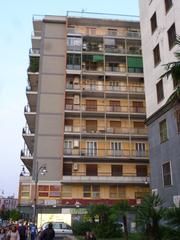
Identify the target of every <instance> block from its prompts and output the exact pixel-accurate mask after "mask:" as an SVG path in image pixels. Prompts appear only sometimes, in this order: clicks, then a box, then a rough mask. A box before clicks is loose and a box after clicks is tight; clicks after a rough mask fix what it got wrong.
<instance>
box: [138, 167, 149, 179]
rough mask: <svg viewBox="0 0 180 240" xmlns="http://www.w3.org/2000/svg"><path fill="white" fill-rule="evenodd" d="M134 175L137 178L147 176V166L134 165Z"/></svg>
mask: <svg viewBox="0 0 180 240" xmlns="http://www.w3.org/2000/svg"><path fill="white" fill-rule="evenodd" d="M136 175H137V176H138V177H146V176H147V175H148V174H147V166H146V165H136Z"/></svg>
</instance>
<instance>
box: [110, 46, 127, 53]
mask: <svg viewBox="0 0 180 240" xmlns="http://www.w3.org/2000/svg"><path fill="white" fill-rule="evenodd" d="M105 52H106V53H119V54H125V53H126V50H125V48H122V47H121V46H118V45H113V46H111V45H108V46H105Z"/></svg>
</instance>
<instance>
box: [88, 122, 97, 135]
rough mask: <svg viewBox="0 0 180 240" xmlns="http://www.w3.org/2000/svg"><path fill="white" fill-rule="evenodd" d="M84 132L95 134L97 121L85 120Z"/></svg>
mask: <svg viewBox="0 0 180 240" xmlns="http://www.w3.org/2000/svg"><path fill="white" fill-rule="evenodd" d="M86 132H88V133H95V132H97V121H95V120H86Z"/></svg>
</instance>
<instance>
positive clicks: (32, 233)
mask: <svg viewBox="0 0 180 240" xmlns="http://www.w3.org/2000/svg"><path fill="white" fill-rule="evenodd" d="M29 232H30V239H31V240H35V238H36V234H37V227H36V225H35V224H34V223H32V224H31V225H30V226H29Z"/></svg>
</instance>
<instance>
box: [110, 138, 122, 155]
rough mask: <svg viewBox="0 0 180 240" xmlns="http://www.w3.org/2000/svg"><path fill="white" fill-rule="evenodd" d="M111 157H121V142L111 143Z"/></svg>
mask: <svg viewBox="0 0 180 240" xmlns="http://www.w3.org/2000/svg"><path fill="white" fill-rule="evenodd" d="M111 155H112V156H115V157H118V156H121V142H111Z"/></svg>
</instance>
